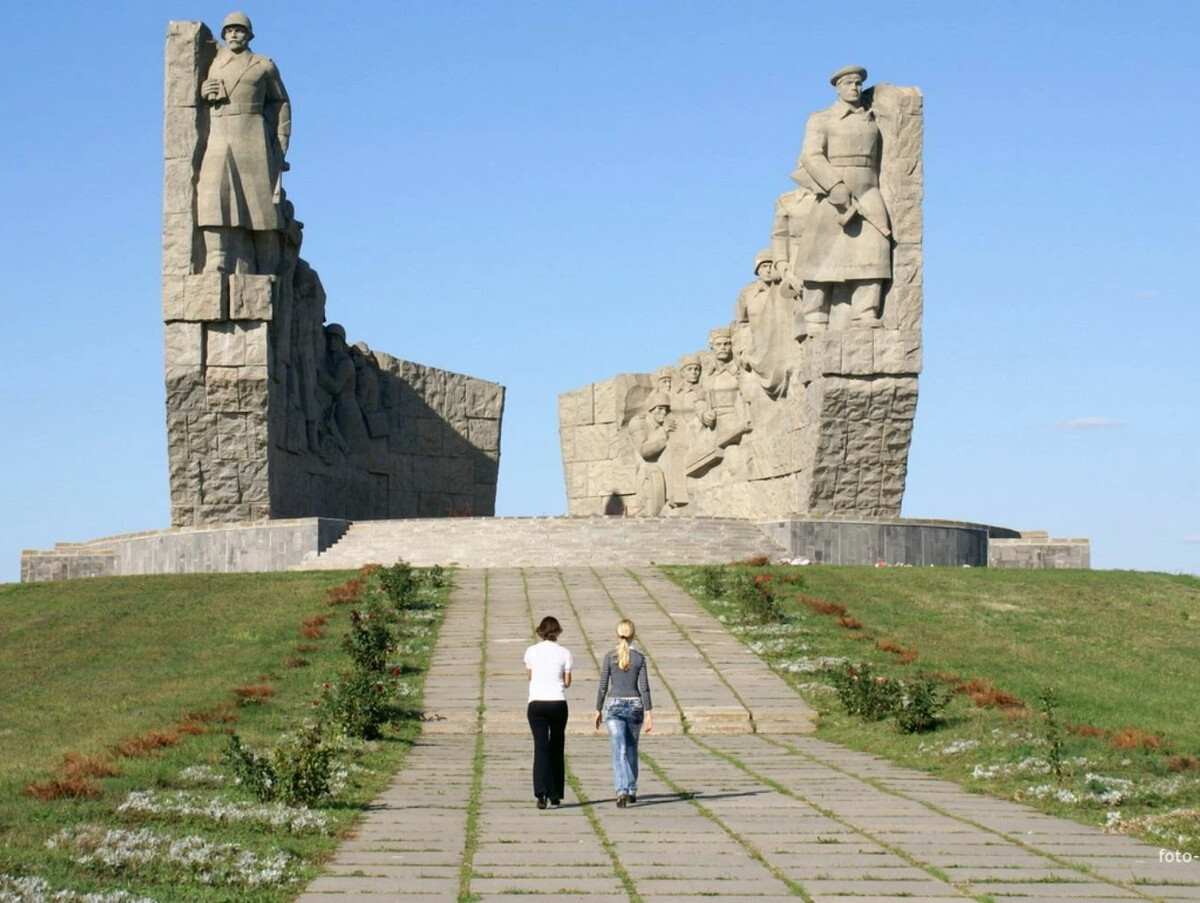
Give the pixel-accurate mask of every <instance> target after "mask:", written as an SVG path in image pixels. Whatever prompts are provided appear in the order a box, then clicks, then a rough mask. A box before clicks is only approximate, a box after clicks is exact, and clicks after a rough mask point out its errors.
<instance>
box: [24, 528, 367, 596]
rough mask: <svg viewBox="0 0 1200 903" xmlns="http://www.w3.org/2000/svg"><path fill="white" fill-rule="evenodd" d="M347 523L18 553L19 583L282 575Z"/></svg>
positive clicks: (112, 539) (149, 535)
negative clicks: (140, 576)
mask: <svg viewBox="0 0 1200 903" xmlns="http://www.w3.org/2000/svg"><path fill="white" fill-rule="evenodd" d="M349 527H350V521H348V520H337V519H334V518H328V517H306V518H297V519H295V520H268V521H254V522H250V523H244V524H212V525H209V526H201V527H177V528H171V529H166V530H148V531H146V532H143V533H125V534H122V535H120V536H108V537H105V538H103V539H94V540H91V541H90V542H60V543H55V546H54V548H53V549H50V550H47V551H32V550H27V551H24V552H22V553H21V582H22V583H39V582H42V581H46V580H68V579H71V578H75V577H107V576H128V575H131V574H215V573H240V572H247V573H248V572H251V571H286V570H287V569H288V568H290V567H293V566H295V565H297V564H299V563H300V562H301V561H303V560H304V559H305V558H306V557H309V558H311V557H315V556H316V555H319V554H320V553H321V552H323V551H324V550H325V549H327V548H329V547H330V546H331V545H333V544H334V543H335V542H337V541H338V539H340V538H341V536H342V534H343V533H345V532H346V530H347V529H348V528H349Z"/></svg>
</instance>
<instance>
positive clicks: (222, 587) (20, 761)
mask: <svg viewBox="0 0 1200 903" xmlns="http://www.w3.org/2000/svg"><path fill="white" fill-rule="evenodd" d="M349 576H350V575H349V574H347V573H328V572H325V573H322V572H307V573H285V574H262V575H191V576H170V577H127V578H105V579H96V580H80V581H68V582H63V583H47V584H33V585H6V586H0V612H2V614H3V617H0V660H3V662H4V674H5V678H6V681H5V684H6V690H7V691H8V692H6V693H4V694H3V695H2V696H0V876H2V875H9V876H34V877H37V878H40V879H44V880H46V881H48V882H49V883H50V886H51V888H52V889H53V890H58V889H63V888H65V889H70V890H74V891H76V892H80V893H84V892H105V891H112V890H114V889H126V890H129V891H131V892H133V893H135V894H139V895H142V894H144V895H149V896H151V897H155V898H157V899H172V900H222V899H229V898H230V895H231V894H232V895H233V896H235V897H236V898H237V899H239V900H241V899H246V900H286V899H290V898H291V897H292V896H293V895H294V893H295V891H296V890H297V889H298V888H299V887H301V886H302V885H303V883H305V882H306V881H307V880H309V879H310V878H311V877H312V876H313V875H315V874H316V872H317V867H318V863H319V862H320V861H322V860H323V859H324V858H326V857H327V856H328V855H330V853H331V852H332V851H333V850H334V849H335V848H336V845H337V842H338V837H339V836H340V835H342V834H344V833H345V831H346V830H348V828H349V827H350V826H351V825H352V824H353V822H354V821H355V819H356V818H357V817H358V816H359V815H360V814H361V812H362V810H363V807H364V806H365V804H366V803H367V802H369V801H370V800H371V799H373V798H374V796H375V795H376V794H377V793H378V792H379V791H380V790H381V789H382V787H383V786H384V785H385V784H386V782H387V780H388V779H389V778H390V776H391V775H392V774H394V772H395V771H396V769H398V768H399V767H400V765H401V763H402V762H403V758H404V755H405V753H406V752H407V749H408V748H409V746H410V745H411V742H412V740H413V739H414V738H415V737H416V735H417V734H418V733H419V730H420V727H419V723H418V722H417V721H416V720H415V711H413V712H410V713H409V714H408V717H404V716H398V717H397V719H396V721H395V723H394V724H393V726H392V728H391V729H390V730H389V732H388V734H387V736H386V737H385V739H383V740H380V741H375V742H371V743H366V742H362V741H343V742H342V743H341V745H340V751H339V753H338V756H337V758H338V761H339V763H340V764H341V767H342V768H343V771H344V786H343V788H342V789H341V790H340V791H339V792H338V793H337V794H336V797H335V798H334V799H332V800H329V801H328V802H326V803H322V805H321V806H320V807H314V810H313V811H314V812H316V813H317V814H318V815H320V816H321V817H323V818H324V819H325V822H326V827H325V828H324V829H322V830H317V831H304V832H300V833H292V832H289V831H288V830H286V829H282V828H272V827H271V826H269V825H267V824H265V823H263V822H262V821H251V822H224V823H219V824H218V823H214V822H213V821H212V820H211V819H208V818H203V817H198V816H194V815H190V816H189V815H182V816H181V815H178V814H168V813H160V814H137V815H135V814H132V813H120V812H118V811H117V807H118V806H119V805H120V804H121V803H122V802H123V801H125V800H126V799H127V797H128V794H129V793H130V792H132V791H148V790H149V791H154V792H155V793H158V794H160V795H166V794H171V793H174V792H177V791H181V790H182V791H183V792H186V793H188V794H191V795H192V796H193V797H194V798H196V799H197V800H200V801H208V800H221V801H225V802H226V803H239V802H240V803H242V804H245V805H259V804H258V803H257V801H255V800H252V799H251V798H250V797H249V796H248V795H247V794H246V793H245V792H244V791H242V790H241V789H240V788H238V787H235V786H233V784H232V782H231V781H230V780H226V781H225V783H224V785H223V786H221V787H219V788H216V789H213V788H205V787H196V786H194V785H191V784H189V783H188V782H187V781H186V780H184V778H183V776H182V772H183V771H184V769H185V768H188V767H189V766H193V765H205V766H208V767H210V768H211V769H213V770H215V771H217V772H218V773H220V772H224V773H226V775H227V776H228V773H229V769H228V767H227V766H225V765H223V763H222V753H223V752H224V750H225V748H226V746H227V743H228V738H227V731H228V730H230V729H234V728H236V730H237V731H238V733H239V735H241V737H242V738H243V740H244V741H245V742H246V743H247V744H249V745H251V746H254V747H257V748H263V747H267V746H270V745H271V744H272V743H274V742H275V741H276V739H277V738H278V737H279V735H280V734H282V733H284V732H286V731H289V730H293V729H295V728H297V727H298V726H299V725H300V724H301V723H303V722H304V721H305V720H312V719H313V718H314V717H315V716H316V715H318V714H319V713H320V708H319V706H314V701H316V700H318V699H319V698H320V696H321V685H322V684H323V683H324V682H325V681H327V680H336V679H337V675H338V673H339V672H340V670H341V669H343V668H345V667H347V662H348V659H347V657H346V655H345V653H344V652H343V651H342V649H341V643H340V638H341V636H342V634H344V633H345V631H346V629H347V627H348V622H349V618H348V615H347V607H345V606H339V607H334V608H331V607H328V606H326V604H325V599H326V592H327V590H328V589H329V588H330V587H331V586H334V585H336V584H339V583H342V582H343V581H345V580H346V579H347V577H349ZM447 592H448V591H447V590H442V591H440V592H438V593H436V594H432V595H431V596H430V598H429V601H428V603H427V607H425V608H422V609H421V610H419V611H413V612H410V613H409V614H408V615H406V616H405V621H404V622H403V626H402V630H401V632H402V634H403V640H402V649H401V650H399V651H398V652H397V654H396V655H395V656H393V660H394V662H395V664H396V665H397V666H398V667H400V668H401V669H402V672H403V674H404V677H403V680H404V681H405V682H406V683H407V684H410V685H412V687H413V689H414V690H415V692H416V695H414V696H408V697H405V698H403V699H402V700H399V704H400V705H401V706H403V707H404V708H406V709H413V710H415V709H416V708H417V707H419V700H420V696H419V692H420V687H421V683H422V681H423V679H424V671H425V669H426V668H427V667H428V660H429V656H430V654H431V650H432V646H433V642H434V639H435V638H436V628H437V626H438V625H439V624H440V612H441V602H442V601H444V598H445V596H446V594H447ZM428 606H433V607H428ZM316 614H329V615H331V618H330V620H329V621H328V623H327V625H326V627H325V635H324V637H323V638H320V639H313V638H306V637H304V636H302V635H301V630H300V628H301V624H302V622H303V621H304V620H305V619H306V618H309V617H310V616H312V615H316ZM244 685H266V686H269V687H270V688H272V689H273V690H274V695H272V696H270V697H268V698H267V699H266V700H265V701H264V702H262V703H258V704H249V705H242V706H236V705H234V701H235V696H234V695H233V693H232V690H233V688H235V687H239V686H244ZM220 710H225V711H226V712H227V713H228V714H229V716H230V717H232V718H235V719H236V721H235V722H218V723H214V724H212V725H211V727H210V730H209V731H207V732H206V733H203V734H201V735H198V736H193V735H188V734H184V735H181V736H180V739H179V742H178V744H177V745H175V746H171V747H168V748H165V749H162V750H160V751H158V752H157V753H156V754H154V755H146V756H136V757H132V758H129V757H116V756H113V755H112V753H111V752H110V750H111V748H112V747H114V746H115V745H117V744H119V743H120V742H121V741H122V740H124V739H126V738H129V737H132V736H137V735H144V734H146V733H147V732H148V731H169V730H171V729H172V728H173V727H174V726H175V725H176V724H177V723H178V722H179V720H180V717H181V715H182V713H184V712H187V711H191V712H195V711H208V712H215V711H220ZM72 751H73V752H78V753H84V754H88V755H93V756H97V757H100V758H104V759H106V760H107V761H109V762H112V763H114V764H116V765H117V767H119V769H120V774H119V775H116V776H112V777H104V778H100V779H97V780H95V783H96V784H97V785H98V786H99V787H100V789H101V791H102V794H103V795H102V796H100V797H98V798H94V799H86V798H84V799H59V800H54V801H49V802H43V801H39V800H37V799H33V798H30V797H29V796H27V795H24V794H23V790H24V789H25V788H26V787H27V785H28V784H29V783H30V782H31V781H44V780H45V779H46V778H48V777H49V776H50V775H51V773H52V772H53V771H54V770H55V766H56V764H57V763H58V762H59V760H60V757H61V756H62V754H63V753H66V752H72ZM88 824H91V825H99V826H102V827H104V828H106V829H107V828H115V829H120V830H124V831H138V830H140V829H147V830H149V831H153V832H155V833H157V834H161V835H169V836H172V837H180V836H186V835H197V836H200V837H202V838H204V839H205V840H206V841H208V842H211V843H215V844H236V845H237V846H238V847H240V848H241V849H243V850H246V851H249V852H251V853H255V854H257V855H259V856H260V857H268V856H271V855H273V854H275V853H276V852H279V851H283V852H286V853H287V854H288V855H289V856H291V857H293V859H292V862H291V864H290V866H289V868H288V871H287V873H286V875H285V877H284V879H283V880H282V881H281V882H273V883H269V884H267V885H264V886H263V887H260V888H247V887H229V886H221V885H219V884H218V885H216V886H213V887H206V886H204V885H203V884H201V883H200V882H199V881H197V880H196V874H195V872H194V871H189V869H188V868H186V867H182V866H177V865H174V866H172V865H164V864H162V863H156V864H154V865H150V866H146V867H128V866H126V867H120V868H106V867H102V866H99V865H97V864H93V865H91V866H82V865H79V864H78V863H76V862H74V861H73V859H74V856H75V855H76V853H77V851H76V852H72V851H70V850H64V849H49V848H47V846H46V841H47V840H48V839H50V838H52V837H54V836H55V835H57V834H59V832H60V831H62V830H63V829H70V828H73V827H75V826H79V825H88ZM2 887H3V879H0V888H2Z"/></svg>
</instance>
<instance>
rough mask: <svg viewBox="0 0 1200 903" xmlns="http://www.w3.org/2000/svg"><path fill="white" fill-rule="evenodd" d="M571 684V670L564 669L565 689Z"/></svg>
mask: <svg viewBox="0 0 1200 903" xmlns="http://www.w3.org/2000/svg"><path fill="white" fill-rule="evenodd" d="M569 686H571V672H570V671H564V672H563V689H564V690H565V689H566V688H567V687H569Z"/></svg>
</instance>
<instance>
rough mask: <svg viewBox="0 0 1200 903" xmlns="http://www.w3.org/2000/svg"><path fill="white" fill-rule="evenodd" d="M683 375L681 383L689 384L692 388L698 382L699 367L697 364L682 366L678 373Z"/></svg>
mask: <svg viewBox="0 0 1200 903" xmlns="http://www.w3.org/2000/svg"><path fill="white" fill-rule="evenodd" d="M680 372H681V373H682V374H683V381H684V382H686V383H691V384H692V385H693V386H694V385H695V384H696V383H698V382H700V365H699V364H684V365H683V369H682V370H681V371H680Z"/></svg>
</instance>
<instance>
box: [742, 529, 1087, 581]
mask: <svg viewBox="0 0 1200 903" xmlns="http://www.w3.org/2000/svg"><path fill="white" fill-rule="evenodd" d="M759 526H760V527H761V528H762V530H763V532H765V533H766V534H767V535H768V536H770V537H771V538H772V539H773V540H775V542H776V543H778V544H779V545H780V546H782V547H783V548H785V549H787V552H788V555H789V556H790V558H791V560H793V561H796V560H800V561H805V562H809V563H812V564H860V565H862V564H870V565H877V564H883V565H888V566H895V565H900V566H912V567H922V566H931V565H932V566H935V567H1000V568H1025V569H1034V568H1090V567H1091V544H1090V543H1089V541H1088V540H1086V539H1051V538H1050V537H1049V535H1048V534H1047V533H1046V532H1045V531H1042V530H1035V531H1018V530H1010V529H1008V528H1006V527H996V526H991V525H989V524H974V523H967V522H964V521H950V520H926V519H916V518H899V517H898V518H856V517H815V516H814V517H795V518H786V519H782V520H772V521H761V522H760V523H759Z"/></svg>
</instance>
